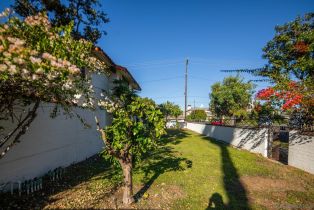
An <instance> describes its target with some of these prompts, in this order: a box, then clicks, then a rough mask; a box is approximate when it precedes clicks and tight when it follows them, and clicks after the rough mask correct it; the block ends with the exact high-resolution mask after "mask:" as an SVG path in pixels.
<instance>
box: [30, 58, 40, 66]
mask: <svg viewBox="0 0 314 210" xmlns="http://www.w3.org/2000/svg"><path fill="white" fill-rule="evenodd" d="M29 59H30V60H31V62H32V63H34V64H36V63H41V59H40V58H35V57H33V56H31V57H29Z"/></svg>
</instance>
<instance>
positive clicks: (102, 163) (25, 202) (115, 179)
mask: <svg viewBox="0 0 314 210" xmlns="http://www.w3.org/2000/svg"><path fill="white" fill-rule="evenodd" d="M104 172H105V173H104ZM98 176H99V177H100V178H99V177H98ZM120 176H121V172H120V170H115V169H114V168H113V167H112V163H110V162H109V161H107V160H105V159H104V158H103V157H101V156H100V155H95V156H93V157H91V158H88V159H87V160H85V161H83V162H80V163H78V164H73V165H71V166H69V167H67V168H66V170H65V173H64V174H63V176H62V178H61V179H60V180H58V181H54V182H52V181H50V180H49V179H48V177H44V181H43V190H40V191H37V192H35V193H33V194H30V195H25V193H23V194H22V196H21V197H18V196H17V195H16V194H15V195H14V196H11V195H10V194H9V193H5V194H2V195H1V199H0V209H2V207H4V208H5V209H43V208H44V207H45V206H46V205H48V204H49V203H52V202H55V201H57V200H58V199H52V198H51V196H53V195H56V194H58V193H60V192H62V191H66V190H68V189H71V188H74V187H75V186H77V185H79V184H81V183H84V182H86V181H88V180H91V179H95V180H97V179H108V180H110V181H111V182H112V183H113V184H114V186H115V187H114V188H112V189H110V190H109V192H108V193H107V194H108V195H109V194H111V193H112V192H114V191H115V190H116V189H117V188H118V187H119V182H120V180H121V179H120V178H119V177H120Z"/></svg>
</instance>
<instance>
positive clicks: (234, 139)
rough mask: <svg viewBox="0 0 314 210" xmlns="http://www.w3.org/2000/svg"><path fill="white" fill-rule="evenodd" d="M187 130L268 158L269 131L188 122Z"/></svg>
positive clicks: (265, 129)
mask: <svg viewBox="0 0 314 210" xmlns="http://www.w3.org/2000/svg"><path fill="white" fill-rule="evenodd" d="M186 128H187V129H189V130H192V131H195V132H197V133H199V134H203V135H205V136H209V137H211V138H214V139H216V140H220V141H224V142H226V143H228V144H231V145H233V146H235V147H238V148H241V149H246V150H249V151H251V152H254V153H259V154H262V155H263V156H264V157H267V146H268V143H267V142H268V129H267V128H260V129H252V128H235V127H225V126H214V125H206V124H200V123H189V122H187V125H186Z"/></svg>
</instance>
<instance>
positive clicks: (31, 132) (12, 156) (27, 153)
mask: <svg viewBox="0 0 314 210" xmlns="http://www.w3.org/2000/svg"><path fill="white" fill-rule="evenodd" d="M93 85H94V87H95V94H100V92H101V91H100V90H101V89H103V90H108V88H109V85H110V81H108V78H105V77H101V76H98V75H95V76H93ZM52 109H53V104H42V105H41V106H40V107H39V108H38V110H37V117H36V118H35V120H34V121H33V123H32V124H31V126H30V127H29V129H28V131H27V132H26V134H25V135H23V136H21V139H20V140H21V142H20V143H18V144H16V145H15V146H13V147H12V149H10V150H9V151H8V153H7V154H6V155H5V156H4V157H3V158H2V159H0V184H3V183H7V182H16V181H24V180H28V179H32V178H34V177H39V176H42V175H44V174H45V173H47V172H48V171H49V170H52V169H55V168H57V167H65V166H68V165H70V164H72V163H75V162H79V161H82V160H85V159H86V158H88V157H90V156H92V155H94V154H96V153H98V152H100V151H101V150H102V148H103V142H102V140H101V139H100V136H99V133H98V132H97V130H96V124H95V119H94V117H95V115H96V116H98V118H99V119H100V121H101V123H102V126H104V125H106V124H108V122H109V119H108V118H107V114H106V112H105V111H103V110H98V111H94V112H93V111H90V110H85V109H78V108H77V109H76V110H75V111H76V112H77V113H78V114H79V115H80V116H81V117H82V118H83V119H84V120H85V121H86V122H87V123H88V124H89V125H90V126H91V128H84V126H83V124H82V123H81V122H80V120H79V119H77V118H76V117H73V118H69V116H66V115H63V114H61V116H57V117H56V118H55V119H51V118H50V113H51V110H52ZM7 123H8V124H9V122H7ZM9 126H10V125H9ZM12 126H14V124H13V125H12Z"/></svg>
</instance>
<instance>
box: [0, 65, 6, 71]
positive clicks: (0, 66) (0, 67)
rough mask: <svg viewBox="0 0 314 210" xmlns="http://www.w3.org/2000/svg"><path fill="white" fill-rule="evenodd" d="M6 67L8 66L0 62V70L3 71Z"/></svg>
mask: <svg viewBox="0 0 314 210" xmlns="http://www.w3.org/2000/svg"><path fill="white" fill-rule="evenodd" d="M7 69H8V66H7V65H5V64H0V71H5V70H7Z"/></svg>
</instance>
